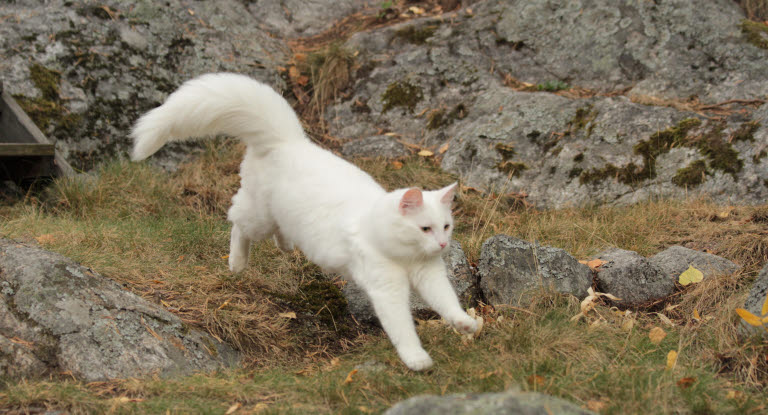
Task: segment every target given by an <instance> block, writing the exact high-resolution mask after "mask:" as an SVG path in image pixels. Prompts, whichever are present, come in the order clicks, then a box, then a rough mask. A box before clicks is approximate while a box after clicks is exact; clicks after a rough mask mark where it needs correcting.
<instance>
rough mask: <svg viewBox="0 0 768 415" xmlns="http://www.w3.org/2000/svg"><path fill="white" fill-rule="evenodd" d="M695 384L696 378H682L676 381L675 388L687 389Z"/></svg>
mask: <svg viewBox="0 0 768 415" xmlns="http://www.w3.org/2000/svg"><path fill="white" fill-rule="evenodd" d="M694 383H696V378H682V379H680V380H678V381H677V387H678V388H680V389H688V388H690V387H691V386H693V384H694Z"/></svg>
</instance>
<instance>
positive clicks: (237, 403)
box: [224, 402, 243, 415]
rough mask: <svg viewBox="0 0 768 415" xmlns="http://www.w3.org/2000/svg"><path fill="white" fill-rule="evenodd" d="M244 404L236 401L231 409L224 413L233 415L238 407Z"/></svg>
mask: <svg viewBox="0 0 768 415" xmlns="http://www.w3.org/2000/svg"><path fill="white" fill-rule="evenodd" d="M242 406H243V404H241V403H240V402H235V404H234V405H232V406H230V407H229V409H227V412H224V415H232V414H234V413H235V412H237V410H238V409H240V408H241V407H242Z"/></svg>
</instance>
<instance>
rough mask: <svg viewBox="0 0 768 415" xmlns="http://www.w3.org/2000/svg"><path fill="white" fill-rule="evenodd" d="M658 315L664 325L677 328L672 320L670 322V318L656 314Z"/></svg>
mask: <svg viewBox="0 0 768 415" xmlns="http://www.w3.org/2000/svg"><path fill="white" fill-rule="evenodd" d="M656 315H657V316H659V320H661V321H663V322H664V324H666V325H668V326H670V327H674V326H675V323H673V322H672V320H670V319H669V317H667V316H665V315H664V314H661V313H656Z"/></svg>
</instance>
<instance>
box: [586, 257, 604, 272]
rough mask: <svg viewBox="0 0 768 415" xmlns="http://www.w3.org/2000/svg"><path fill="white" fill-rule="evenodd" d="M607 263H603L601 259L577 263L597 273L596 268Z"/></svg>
mask: <svg viewBox="0 0 768 415" xmlns="http://www.w3.org/2000/svg"><path fill="white" fill-rule="evenodd" d="M607 262H608V261H603V260H602V259H592V260H589V261H587V260H581V261H579V263H581V264H584V265H586V266H588V267H589V268H590V269H591V270H592V271H597V269H598V268H600V266H601V265H603V264H605V263H607Z"/></svg>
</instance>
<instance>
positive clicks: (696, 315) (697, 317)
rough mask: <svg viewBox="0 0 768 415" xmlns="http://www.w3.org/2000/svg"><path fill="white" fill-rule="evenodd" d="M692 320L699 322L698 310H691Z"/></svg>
mask: <svg viewBox="0 0 768 415" xmlns="http://www.w3.org/2000/svg"><path fill="white" fill-rule="evenodd" d="M693 319H694V320H696V321H701V315H700V314H699V310H697V309H695V308H694V309H693Z"/></svg>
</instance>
